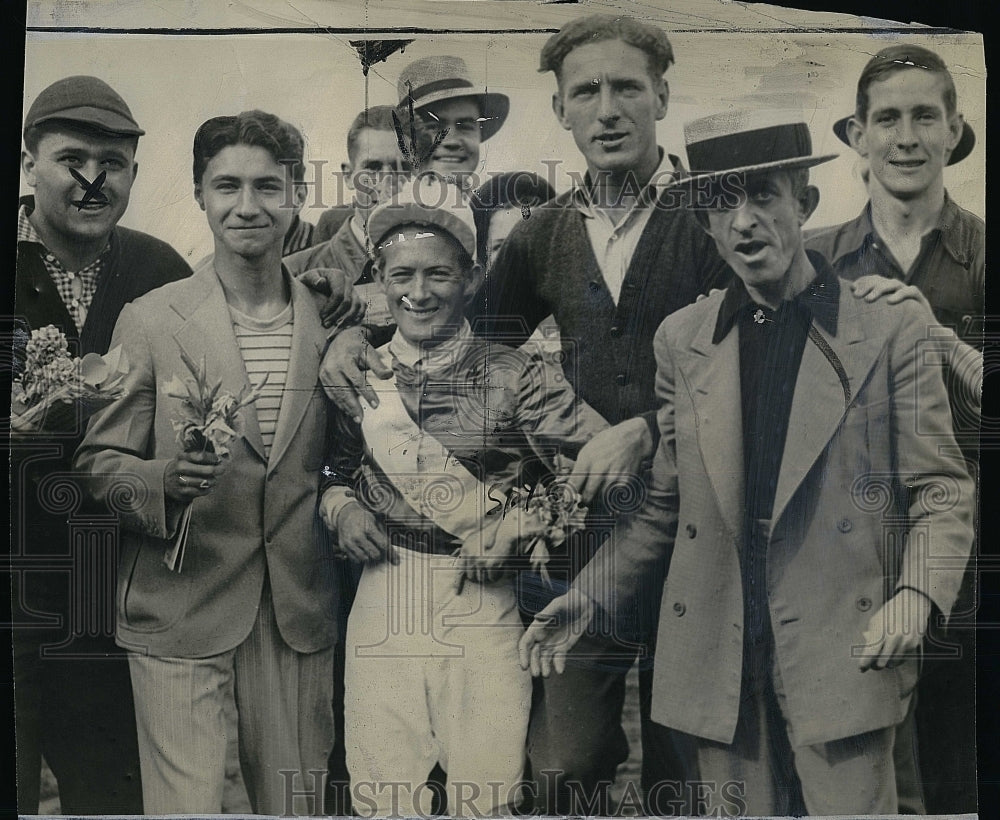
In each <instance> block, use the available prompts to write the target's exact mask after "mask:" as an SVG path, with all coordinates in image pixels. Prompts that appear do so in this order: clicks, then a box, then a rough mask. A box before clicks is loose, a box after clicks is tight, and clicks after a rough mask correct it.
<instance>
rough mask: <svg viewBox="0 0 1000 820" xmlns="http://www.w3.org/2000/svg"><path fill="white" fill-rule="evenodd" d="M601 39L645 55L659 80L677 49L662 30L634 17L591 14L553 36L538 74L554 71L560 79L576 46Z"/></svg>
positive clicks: (543, 55) (549, 40)
mask: <svg viewBox="0 0 1000 820" xmlns="http://www.w3.org/2000/svg"><path fill="white" fill-rule="evenodd" d="M602 40H621V41H622V42H623V43H627V44H628V45H630V46H635V47H636V48H638V49H640V50H641V51H644V52H646V57H647V58H648V63H649V72H650V74H651V75H652V76H653V77H654V79H660V78H662V77H663V74H664V73H665V72H666V70H667V69H668V68H669V67H670V64H671V63H673V62H674V49H673V46H671V45H670V40H668V39H667V35H666V32H664V31H663V29H661V28H659V27H657V26H653V25H650V24H649V23H643V22H640V21H639V20H636V19H635V18H633V17H621V16H619V15H614V14H591V15H589V16H588V17H578V18H577V19H576V20H571V21H570V22H568V23H567V24H566V25H565V26H563V27H562V28H561V29H559V31H558V32H556V33H555V34H553V35H552V36H551V37H550V38H549V39H548V41H547V42H546V43H545V45H544V46H542V53H541V58H540V60H539V65H538V70H539V71H553V72H555V75H556V80H557V81H558V80H561V79H562V77H561V73H562V64H563V60H565V59H566V55H567V54H569V53H570V52H571V51H572V50H573V49H574V48H576V47H577V46H582V45H586V44H588V43H599V42H601V41H602Z"/></svg>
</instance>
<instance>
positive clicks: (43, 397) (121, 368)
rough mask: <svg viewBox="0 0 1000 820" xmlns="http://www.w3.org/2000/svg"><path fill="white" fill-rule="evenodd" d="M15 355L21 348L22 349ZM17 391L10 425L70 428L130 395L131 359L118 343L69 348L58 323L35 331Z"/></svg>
mask: <svg viewBox="0 0 1000 820" xmlns="http://www.w3.org/2000/svg"><path fill="white" fill-rule="evenodd" d="M16 347H17V346H16V344H15V355H16V354H18V353H21V351H19V350H17V349H16ZM18 364H19V368H18V370H19V372H18V375H17V376H16V378H15V379H14V385H13V389H12V392H11V414H10V426H11V430H12V431H13V432H15V433H22V434H30V433H39V432H57V431H70V430H75V429H77V425H78V424H79V423H80V422H81V421H82V420H84V419H87V418H89V417H90V416H91V415H93V414H94V413H96V412H97V411H98V410H100V409H101V408H102V407H106V406H107V405H109V404H111V403H112V402H113V401H115V400H117V399H120V398H121V397H122V396H124V395H125V388H124V387H123V386H122V382H123V381H124V379H125V374H126V373H128V359H127V358H126V356H125V353H124V352H123V351H122V349H121V345H118V346H117V347H115V348H114V350H111V351H110V352H108V353H106V354H105V355H104V356H99V355H98V354H96V353H88V354H86V355H85V356H84V357H83V358H74V357H73V356H70V354H69V344H68V342H67V341H66V336H65V335H64V334H63V332H62V331H61V330H59V329H58V328H57V327H56V326H55V325H46V326H45V327H41V328H38V329H36V330H33V331H31V335H30V337H29V338H28V339H27V341H26V342H25V345H24V348H23V361H19V362H18Z"/></svg>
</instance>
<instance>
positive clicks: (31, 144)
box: [24, 119, 139, 154]
mask: <svg viewBox="0 0 1000 820" xmlns="http://www.w3.org/2000/svg"><path fill="white" fill-rule="evenodd" d="M55 133H66V134H76V135H79V136H81V137H86V138H87V139H98V140H99V139H106V140H125V141H126V143H127V144H128V145H129V146H130V147H131V148H132V153H133V154H135V152H136V151H137V150H138V148H139V137H138V136H137V135H134V134H114V133H112V132H111V131H105V130H104V129H103V128H98V127H97V126H92V125H87V124H85V123H82V122H77V121H76V120H60V119H51V120H45V121H44V122H40V123H38V124H37V125H31V126H28V127H27V128H25V129H24V147H25V148H27V149H28V152H29V153H31V154H37V153H38V143H40V142H41V141H42V137H44V136H45V135H46V134H55Z"/></svg>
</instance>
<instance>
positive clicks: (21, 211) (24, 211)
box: [17, 202, 45, 248]
mask: <svg viewBox="0 0 1000 820" xmlns="http://www.w3.org/2000/svg"><path fill="white" fill-rule="evenodd" d="M30 213H31V209H29V208H28V206H27V205H26V204H25V203H23V202H22V203H21V205H20V206H19V207H18V209H17V241H18V242H34V243H35V244H37V245H41V246H42V247H43V248H44V247H45V243H44V242H42V238H41V237H40V236H39V235H38V231H36V230H35V226H34V225H32V224H31V220H30V219H28V215H29V214H30Z"/></svg>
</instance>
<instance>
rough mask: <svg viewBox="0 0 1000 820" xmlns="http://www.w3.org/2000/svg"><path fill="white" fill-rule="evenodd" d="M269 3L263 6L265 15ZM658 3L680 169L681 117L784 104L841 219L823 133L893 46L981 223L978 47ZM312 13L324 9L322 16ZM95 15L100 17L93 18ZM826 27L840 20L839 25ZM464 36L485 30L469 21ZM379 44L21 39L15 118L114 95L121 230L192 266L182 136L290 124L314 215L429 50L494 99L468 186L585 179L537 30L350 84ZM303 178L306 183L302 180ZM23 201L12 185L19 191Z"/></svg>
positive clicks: (136, 10)
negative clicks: (751, 24)
mask: <svg viewBox="0 0 1000 820" xmlns="http://www.w3.org/2000/svg"><path fill="white" fill-rule="evenodd" d="M39 5H41V6H45V5H46V4H45V3H42V4H37V3H36V4H33V6H30V7H29V25H30V24H32V18H31V16H30V15H31V14H34V15H35V22H38V21H39V20H40V19H41V20H42V22H45V20H44V19H42V18H43V15H41V13H40V10H39V8H38V6H39ZM55 5H56V7H61V8H62V9H65V8H67V7H66V6H65V5H60V4H55ZM85 5H86V4H85ZM124 5H127V6H129V8H130V10H131V12H132V13H131V15H128V14H126V15H119V17H114V16H106V17H105V18H102V19H101V22H102V23H103V24H105V25H111V26H121V27H125V26H128V25H134V24H135V23H136V21H143V20H150V21H152V22H150V25H167V24H169V25H171V26H178V25H191V26H194V27H198V26H201V25H208V26H219V25H225V24H227V23H228V24H229V25H245V24H246V15H247V14H248V11H247V6H248V4H245V3H244V4H214V8H213V13H212V14H211V15H208V13H207V12H203V11H200V10H199V9H198V7H196V6H195V5H194V4H189V3H186V2H185V3H178V4H176V5H173V6H167V7H166V8H169V9H170V10H171V11H174V12H176V11H177V10H178V9H180V8H182V7H183V8H184V9H186V12H185V13H186V15H187V16H183V15H182V16H180V17H178V16H177V15H176V14H175V15H173V16H171V17H170V18H169V20H168V21H164V20H163V19H162V18H163V14H164V12H163V7H161V6H157V5H155V4H151V3H147V4H144V5H143V4H137V3H126V4H124ZM226 5H228V6H230V7H232V8H237V7H238V8H239V9H240V10H241V13H242V14H243V16H240V15H238V14H236V13H235V12H233V13H231V14H230V15H229V16H225V15H222V16H221V17H220V16H219V15H220V13H221V12H220V9H221V8H222V7H224V6H226ZM249 5H253V4H249ZM258 5H260V3H259V0H258ZM301 5H302V4H301V3H299V4H297V6H301ZM306 5H308V3H307V4H306ZM335 5H336V4H334V6H335ZM443 5H448V6H453V5H455V4H430V5H429V6H427V5H425V6H424V8H434V9H438V8H442V6H443ZM591 5H592V8H588V7H582V8H581V7H577V9H576V11H575V12H574V11H573V8H574V7H571V6H558V7H557V9H558V11H557V12H556V11H553V7H552V6H546V7H544V11H543V10H540V9H539V7H536V6H533V5H531V4H524V3H521V4H509V5H508V8H511V7H513V6H517V7H518V8H517V11H518V12H521V16H512V14H511V13H509V12H508V13H507V17H506V21H504V20H500V21H499V22H498V21H493V20H492V18H489V16H488V15H487V16H486V17H484V18H483V19H485V20H486V22H487V23H490V22H492V23H493V25H494V27H497V28H499V27H501V26H503V27H508V26H512V25H513V26H517V27H519V28H530V27H531V24H532V23H533V22H535V20H534V18H533V17H532V16H531V13H532V9H534V10H536V11H537V12H538V14H543V15H548V16H547V17H545V18H544V22H545V23H546V25H545V27H546V28H553V27H557V26H558V25H559V24H560V21H561V20H562V19H568V18H569V17H571V16H577V15H579V14H583V13H586V12H587V11H590V10H602V9H601V5H602V4H600V3H593V4H591ZM620 5H621V4H618V6H620ZM285 6H286V4H284V3H280V2H276V3H273V4H272V5H270V6H268V7H267V8H269V9H276V8H278V7H281V8H284V7H285ZM661 6H662V7H663V8H661V9H660V12H661V16H660V17H659V18H657V19H658V20H660V22H661V24H663V25H664V27H665V28H666V29H667V30H668V33H669V35H670V39H671V42H672V44H673V46H674V51H675V56H676V60H677V62H676V64H675V65H673V66H672V67H671V68H670V69H669V71H668V72H667V75H666V77H667V80H668V82H669V84H670V90H671V95H670V104H669V109H668V112H667V117H666V119H665V120H664V121H663V122H661V123H660V124H659V129H658V136H659V142H660V144H661V145H662V146H663V147H664V148H666V149H667V150H668V151H669V152H671V153H675V154H679V155H680V156H681V158H682V159H683V160H684V161H685V163H686V162H687V159H686V156H685V154H684V149H683V131H682V125H683V123H684V122H685V121H687V120H690V119H694V118H695V117H699V116H703V115H706V114H710V113H715V112H718V111H723V110H726V109H727V108H730V107H747V106H750V105H761V106H771V107H775V108H789V107H796V108H800V109H802V111H803V113H804V115H805V119H806V120H807V121H808V122H809V124H810V127H811V130H812V135H813V141H814V150H815V151H816V152H817V153H828V152H837V153H840V154H841V155H842V156H840V157H839V158H838V159H836V160H834V161H833V162H830V163H827V164H825V165H821V166H819V167H817V168H815V169H814V170H813V181H814V183H815V184H816V185H817V186H818V187H819V189H820V191H821V202H820V206H819V209H818V210H817V212H816V214H815V215H814V216H813V218H812V220H811V222H810V227H818V226H822V225H828V224H835V223H837V222H841V221H844V220H847V219H850V218H852V217H854V216H855V215H857V213H858V212H859V211H860V209H861V207H862V206H863V204H864V201H865V195H864V191H863V189H862V185H861V180H860V176H859V173H858V171H859V165H858V162H857V159H856V157H855V155H854V154H853V152H852V151H851V150H850V148H848V147H847V146H845V145H843V144H842V143H840V142H839V140H837V138H836V137H835V136H834V135H833V132H832V131H831V126H832V124H833V122H834V121H835V120H837V119H838V118H840V117H842V116H845V115H847V114H849V113H850V112H851V111H852V110H853V107H854V93H855V86H856V82H857V78H858V75H859V74H860V72H861V69H862V68H863V66H864V64H865V63H866V62H867V60H868V59H869V57H870V56H871V55H872V54H874V53H875V52H876V51H878V50H879V49H880V48H882V47H884V46H885V45H888V44H889V43H891V42H893V41H894V40H899V39H906V40H911V41H913V42H918V43H920V44H922V45H926V46H928V47H930V48H932V49H934V50H935V51H937V52H938V53H939V54H940V55H941V56H942V57H943V59H944V60H945V62H946V63H947V64H948V65H949V67H950V68H951V70H952V73H953V75H954V77H955V82H956V85H957V87H958V96H959V108H960V110H961V111H963V113H964V114H965V116H966V119H967V120H968V121H969V122H970V123H971V125H972V126H973V128H974V129H975V131H976V134H977V137H978V139H977V144H976V147H975V149H974V150H973V153H972V155H971V156H970V157H969V158H967V159H966V160H965V161H964V162H962V163H959V164H958V165H956V166H954V167H951V168H949V169H947V171H946V184H947V186H948V189H949V191H950V192H951V195H952V196H953V198H954V199H955V200H956V201H957V202H958V203H959V204H960V205H962V206H964V207H966V208H968V209H970V210H972V211H973V212H975V213H977V214H979V215H980V216H984V217H985V166H986V159H985V103H986V71H985V63H984V54H983V46H982V38H981V37H980V36H979V35H976V34H958V35H935V36H928V35H926V34H920V33H914V34H909V33H907V34H905V35H901V34H877V33H876V34H854V33H840V32H829V31H825V32H820V33H808V32H802V33H795V34H777V33H771V32H760V31H756V32H748V33H745V32H734V31H726V30H725V25H726V23H725V19H724V18H725V14H730V16H731V17H733V19H736V17H735V16H734V15H737V14H740V13H746V11H747V8H746V6H744V5H742V4H741V5H739V6H737V7H736V8H735V9H734V8H733V4H722V3H719V2H717V1H716V0H688V2H686V3H673V4H671V3H667V2H666V0H661V1H660V2H658V3H647V4H642V8H644V9H647V10H648V9H650V8H655V7H661ZM678 6H683V8H684V9H685V10H687V11H688V12H690V11H691V10H692V9H693V10H694V11H698V10H699V9H711V10H712V11H713V12H719V13H720V14H722V17H720V16H719V14H717V15H716V17H713V18H712V25H713V27H721V28H719V29H718V30H714V31H700V32H685V31H675V30H674V29H673V28H672V24H670V23H669V20H667V19H666V18H665V17H664V16H663V15H666V14H668V12H670V13H672V11H671V10H672V9H673V8H676V7H678ZM470 7H476V8H481V9H483V10H484V12H486V11H488V10H490V9H497V8H498V6H497V5H496V4H495V3H482V4H479V3H475V4H465V6H464V8H465V9H469V8H470ZM667 7H671V9H668V8H667ZM753 8H757V7H753ZM322 9H323V11H324V12H326V13H327V14H329V13H330V12H331V6H329V5H325V6H322ZM99 10H100V11H102V12H107V10H108V7H107V6H106V5H105V6H104V7H101V8H100V9H99ZM333 10H334V11H335V10H336V9H333ZM250 11H254V10H253V9H250ZM782 13H783V14H784V15H785V16H786V17H787V15H789V14H796V15H798V16H797V17H796V18H795V19H796V23H797V24H798V25H802V26H808V25H810V23H813V24H814V25H816V26H819V25H820V24H825V22H826V21H827V17H829V16H826V17H824V16H822V15H810V14H808V13H806V12H789V11H788V10H782ZM553 14H560V15H561V18H556V22H555V25H552V23H551V22H550V20H549V18H550V17H551V16H552V15H553ZM345 15H346V16H342V17H337V15H333V16H334V17H335V18H336V19H335V20H331V21H330V23H329V24H330V25H339V26H347V25H349V24H350V21H351V20H353V19H356V18H357V11H356V10H355V12H354V14H353V15H351V14H347V13H346V12H345ZM50 17H51V15H50ZM469 18H470V15H469V13H466V15H465V17H464V18H458V22H462V21H463V19H464V20H465V22H466V23H468V21H469ZM473 18H474V16H473ZM252 19H253V21H254V24H255V25H264V26H276V25H291V23H290V22H289V18H287V17H282V16H281V15H280V14H277V13H276V14H274V15H272V16H268V17H265V18H261V16H260V13H259V12H257V13H256V14H255V15H254V16H253V18H252ZM691 19H692V18H691V16H690V15H689V16H688V17H687V18H685V19H684V20H683V21H680V22H679V23H678V24H677V28H690V27H691ZM698 19H702V18H698ZM665 20H666V22H665ZM720 20H721V22H720ZM71 22H72V21H71ZM301 22H302V20H301V19H300V20H298V21H297V23H301ZM307 22H308V21H307ZM445 22H446V21H445V20H444V19H443V17H442V15H440V14H437V15H434V16H433V17H431V18H428V21H427V23H426V24H427V25H428V26H431V27H442V25H443V24H444V23H445ZM447 22H450V21H447ZM738 22H740V21H738ZM836 22H837V23H839V24H843V23H850V22H852V20H851V18H845V17H844V16H843V15H840V16H839V17H838V18H837V21H836ZM682 23H683V25H682ZM741 24H742V23H741ZM853 24H854V25H857V26H863V25H873V23H872V22H871V21H864V20H861V19H854V20H853ZM359 25H361V23H359ZM479 25H480V27H486V24H485V23H480V24H479ZM448 27H449V28H459V27H468V25H465V26H458V25H450V24H449V25H448ZM535 27H536V28H537V27H541V26H535ZM915 31H916V30H915ZM385 36H393V35H386V34H382V33H379V32H376V31H374V30H373V29H371V28H369V29H368V30H367V31H365V30H364V29H359V30H358V31H357V32H356V33H354V34H332V33H324V34H313V33H297V34H273V33H269V34H243V35H232V34H230V35H213V36H207V35H187V36H178V35H174V34H168V35H152V34H103V33H102V34H94V33H55V32H39V33H36V32H29V33H28V35H27V40H26V48H25V82H24V112H25V113H26V112H27V109H28V106H30V104H31V102H32V101H33V100H34V98H35V97H36V96H37V94H38V93H39V92H40V91H41V90H42V89H43V88H45V87H46V86H47V85H48V84H50V83H51V82H53V81H55V80H57V79H59V78H61V77H64V76H67V75H70V74H93V75H96V76H98V77H101V78H102V79H104V80H106V81H107V82H108V83H110V84H111V85H112V86H113V87H114V88H115V89H116V90H117V91H118V92H119V93H120V94H121V95H122V96H123V97H124V98H125V100H126V101H127V102H128V104H129V106H130V107H131V109H132V113H133V114H134V116H135V118H136V120H137V121H138V122H139V124H140V126H141V127H142V128H144V129H145V131H146V136H144V137H142V138H141V139H140V142H139V151H138V155H137V159H138V161H139V166H140V169H139V176H138V179H137V180H136V183H135V186H134V188H133V190H132V200H131V204H130V205H129V209H128V211H127V213H126V215H125V217H124V219H123V221H122V224H123V225H126V226H128V227H133V228H137V229H139V230H143V231H146V232H148V233H151V234H154V235H155V236H158V237H160V238H162V239H164V240H166V241H167V242H170V243H171V244H172V245H173V246H174V247H175V248H177V250H178V251H180V252H181V253H182V254H183V255H184V256H185V257H186V258H188V259H189V260H190V261H192V262H194V261H197V260H198V259H200V258H201V257H202V256H203V255H204V254H206V253H208V252H210V251H211V249H212V238H211V234H210V232H209V230H208V226H207V223H206V221H205V217H204V214H202V212H201V211H200V210H199V209H198V207H197V205H196V203H195V201H194V198H193V194H192V179H191V140H192V138H193V136H194V132H195V130H196V129H197V127H198V126H199V125H200V124H201V123H202V122H203V121H204V120H206V119H208V118H209V117H213V116H216V115H220V114H234V113H237V112H238V111H241V110H244V109H248V108H261V109H264V110H266V111H270V112H272V113H274V114H277V115H278V116H280V117H282V118H284V119H286V120H288V121H290V122H292V123H293V124H295V125H296V126H298V127H299V128H300V129H301V130H302V132H303V134H304V136H305V138H306V156H307V159H310V160H325V161H326V162H327V164H326V166H325V167H324V168H323V172H324V173H325V176H324V177H323V180H322V181H323V190H322V198H323V200H324V201H325V204H327V205H332V204H335V203H336V202H338V197H339V194H338V191H337V186H336V181H335V178H334V177H333V175H332V172H333V171H338V170H339V167H340V163H341V162H342V161H343V160H344V159H345V158H346V145H345V139H346V134H347V129H348V127H349V125H350V122H351V120H352V119H353V118H354V116H355V115H356V114H357V113H358V112H359V111H360V110H361V109H362V108H363V107H364V106H365V104H366V102H367V103H368V104H370V105H377V104H394V103H396V102H397V95H396V79H397V77H398V74H399V72H400V70H401V69H402V68H403V66H405V65H406V64H407V63H409V62H410V61H411V60H414V59H417V58H419V57H424V56H428V55H435V54H453V55H457V56H460V57H463V58H464V59H465V60H466V61H467V62H468V63H469V65H470V67H471V69H472V71H473V73H474V74H476V75H478V77H479V78H480V79H481V80H482V82H483V83H484V84H486V85H488V87H489V89H490V90H493V91H501V92H503V93H505V94H508V95H509V96H510V98H511V114H510V117H509V118H508V120H507V123H506V124H505V126H504V127H503V128H502V129H501V131H500V132H499V133H498V134H497V135H496V136H495V137H493V138H492V139H490V140H489V141H487V142H486V143H484V144H483V149H482V154H481V166H480V171H481V172H482V173H483V174H486V175H488V174H491V173H498V172H501V171H505V170H516V169H527V170H533V171H536V172H537V173H540V174H543V175H546V174H548V173H549V171H547V169H546V165H545V164H543V163H544V162H550V163H551V162H553V161H555V162H558V163H560V165H559V169H560V170H559V172H557V176H556V187H557V189H558V190H560V191H561V190H565V188H566V187H568V184H569V183H568V179H567V178H566V176H565V175H564V172H565V171H566V170H570V171H580V172H582V171H583V170H584V169H585V166H584V163H583V160H582V157H581V156H580V154H579V152H578V151H577V149H576V146H575V145H574V143H573V140H572V137H571V135H570V134H569V132H566V131H564V130H562V128H561V127H560V126H559V124H558V123H557V122H556V119H555V117H554V115H553V114H552V111H551V105H550V98H551V94H552V92H553V90H554V88H555V80H554V77H552V75H551V74H539V73H538V71H537V65H538V52H539V50H540V48H541V46H542V44H543V43H544V42H545V40H546V39H547V37H548V34H522V33H507V34H478V33H476V34H449V35H423V34H419V35H418V34H407V35H395V36H406V37H415V38H416V41H415V42H414V43H412V44H411V45H409V46H408V47H407V48H406V51H405V53H403V54H399V53H397V54H394V55H392V56H391V57H390V58H389V59H388V61H387V62H385V63H379V64H376V65H375V66H373V67H372V68H371V70H370V72H369V74H368V77H367V79H366V78H365V77H364V76H363V75H362V71H361V64H360V61H359V59H358V56H357V53H356V52H355V50H354V49H353V48H352V47H351V46H350V45H349V44H348V40H350V39H358V38H375V37H385ZM311 176H312V173H311V172H310V173H309V174H308V175H307V177H311ZM28 192H29V189H27V188H26V187H25V186H24V185H23V182H22V186H21V193H22V194H23V193H28ZM315 206H316V193H315V188H314V189H313V191H312V192H311V194H310V198H309V200H308V202H307V208H306V210H305V211H304V212H303V215H304V216H305V217H306V218H307V219H310V220H311V221H313V222H315V220H316V218H317V217H318V215H319V213H320V212H321V211H322V208H321V207H320V208H318V207H315Z"/></svg>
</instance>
